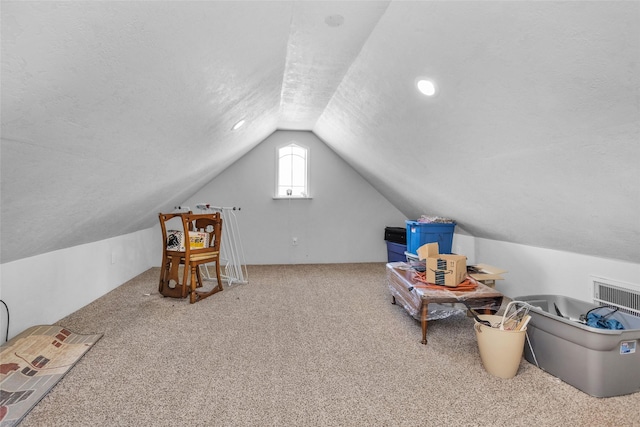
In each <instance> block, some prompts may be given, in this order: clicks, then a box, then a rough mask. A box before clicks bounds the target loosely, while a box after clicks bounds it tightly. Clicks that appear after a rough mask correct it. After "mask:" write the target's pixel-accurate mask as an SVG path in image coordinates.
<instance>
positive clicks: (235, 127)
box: [231, 119, 246, 130]
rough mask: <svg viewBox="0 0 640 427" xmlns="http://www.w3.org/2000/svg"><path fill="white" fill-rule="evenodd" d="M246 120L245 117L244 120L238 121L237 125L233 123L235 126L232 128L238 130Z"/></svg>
mask: <svg viewBox="0 0 640 427" xmlns="http://www.w3.org/2000/svg"><path fill="white" fill-rule="evenodd" d="M245 122H246V120H245V119H242V120H240V121H238V122H237V123H236V124H235V125H233V126H232V127H231V130H238V129H240V128H241V127H242V126H244V123H245Z"/></svg>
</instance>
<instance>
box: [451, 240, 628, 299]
mask: <svg viewBox="0 0 640 427" xmlns="http://www.w3.org/2000/svg"><path fill="white" fill-rule="evenodd" d="M453 247H454V250H456V251H459V252H458V253H462V254H465V255H467V258H468V263H469V264H475V263H485V264H490V265H495V266H496V267H501V268H503V269H505V270H508V273H505V274H504V278H505V280H501V281H498V282H497V283H496V289H498V290H499V291H500V292H502V293H503V294H505V295H507V296H509V297H511V298H514V297H517V296H523V295H534V294H554V295H564V296H568V297H571V298H576V299H579V300H582V301H587V302H592V301H593V298H592V293H591V292H592V289H591V276H597V277H602V278H605V279H611V280H614V281H616V282H622V283H623V284H630V285H631V287H632V288H638V287H640V264H635V263H631V262H626V261H619V260H613V259H608V258H599V257H594V256H589V255H582V254H577V253H572V252H563V251H557V250H552V249H546V248H538V247H534V246H526V245H520V244H516V243H509V242H501V241H497V240H489V239H481V238H477V237H475V238H474V237H471V236H464V235H458V234H456V235H455V236H454V243H453Z"/></svg>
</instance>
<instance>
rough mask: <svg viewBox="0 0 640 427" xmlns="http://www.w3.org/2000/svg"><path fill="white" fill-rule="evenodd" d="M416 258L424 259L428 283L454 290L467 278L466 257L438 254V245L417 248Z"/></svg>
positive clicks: (429, 244)
mask: <svg viewBox="0 0 640 427" xmlns="http://www.w3.org/2000/svg"><path fill="white" fill-rule="evenodd" d="M418 256H419V257H420V258H421V259H426V267H427V282H429V283H435V284H436V285H444V286H447V287H450V288H455V287H456V286H458V285H459V284H460V283H462V282H464V280H465V279H466V278H467V257H466V256H464V255H450V254H440V253H439V251H438V243H427V244H426V245H423V246H421V247H419V248H418Z"/></svg>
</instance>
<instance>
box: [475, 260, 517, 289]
mask: <svg viewBox="0 0 640 427" xmlns="http://www.w3.org/2000/svg"><path fill="white" fill-rule="evenodd" d="M506 272H507V270H503V269H501V268H498V267H494V266H492V265H488V264H476V265H470V266H469V267H468V268H467V273H468V274H469V276H470V277H472V278H474V279H475V280H477V281H478V282H480V283H483V284H485V285H487V286H490V287H494V286H495V285H496V280H504V277H502V274H503V273H506Z"/></svg>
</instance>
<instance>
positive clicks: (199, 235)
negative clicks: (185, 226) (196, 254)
mask: <svg viewBox="0 0 640 427" xmlns="http://www.w3.org/2000/svg"><path fill="white" fill-rule="evenodd" d="M208 240H209V234H208V233H204V232H202V231H190V232H189V242H190V244H189V247H190V248H191V249H203V248H207V247H209V245H208V243H209V242H208Z"/></svg>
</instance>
